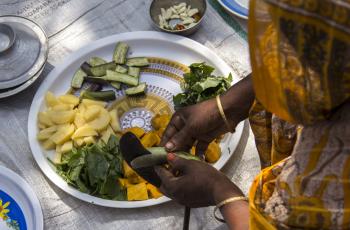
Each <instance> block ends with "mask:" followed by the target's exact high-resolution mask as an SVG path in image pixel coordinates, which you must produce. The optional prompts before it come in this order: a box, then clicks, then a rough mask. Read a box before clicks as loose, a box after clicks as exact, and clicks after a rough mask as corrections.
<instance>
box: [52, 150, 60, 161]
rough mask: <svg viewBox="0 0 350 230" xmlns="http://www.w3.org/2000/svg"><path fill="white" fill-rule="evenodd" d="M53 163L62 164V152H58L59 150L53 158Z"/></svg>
mask: <svg viewBox="0 0 350 230" xmlns="http://www.w3.org/2000/svg"><path fill="white" fill-rule="evenodd" d="M52 161H53V163H55V164H60V163H61V162H62V152H61V151H57V149H56V152H55V156H54V157H53V160H52Z"/></svg>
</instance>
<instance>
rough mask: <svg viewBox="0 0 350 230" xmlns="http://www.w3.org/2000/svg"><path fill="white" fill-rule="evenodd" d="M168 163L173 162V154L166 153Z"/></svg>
mask: <svg viewBox="0 0 350 230" xmlns="http://www.w3.org/2000/svg"><path fill="white" fill-rule="evenodd" d="M167 157H168V161H173V160H174V159H175V157H176V156H175V154H174V153H168V156H167Z"/></svg>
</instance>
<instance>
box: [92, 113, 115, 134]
mask: <svg viewBox="0 0 350 230" xmlns="http://www.w3.org/2000/svg"><path fill="white" fill-rule="evenodd" d="M110 121H111V117H110V116H109V113H108V111H107V110H105V109H101V110H100V115H99V116H98V117H97V118H96V119H94V120H92V121H90V122H89V123H88V124H89V125H90V127H91V128H93V129H94V130H96V131H101V130H104V129H105V128H107V126H108V125H109V122H110Z"/></svg>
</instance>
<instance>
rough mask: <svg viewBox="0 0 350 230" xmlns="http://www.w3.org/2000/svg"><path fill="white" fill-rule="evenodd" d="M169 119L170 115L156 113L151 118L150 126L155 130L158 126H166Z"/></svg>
mask: <svg viewBox="0 0 350 230" xmlns="http://www.w3.org/2000/svg"><path fill="white" fill-rule="evenodd" d="M170 119H171V116H170V115H168V114H162V115H160V114H157V115H155V116H154V117H153V118H152V120H151V124H152V127H153V128H154V129H155V130H158V129H160V128H166V127H167V126H168V124H169V122H170Z"/></svg>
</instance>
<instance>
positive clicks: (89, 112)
mask: <svg viewBox="0 0 350 230" xmlns="http://www.w3.org/2000/svg"><path fill="white" fill-rule="evenodd" d="M100 112H101V106H98V105H92V106H89V107H88V108H87V109H86V111H85V112H84V113H83V115H84V120H85V121H87V122H89V121H92V120H94V119H96V118H97V117H98V115H99V114H100Z"/></svg>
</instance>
